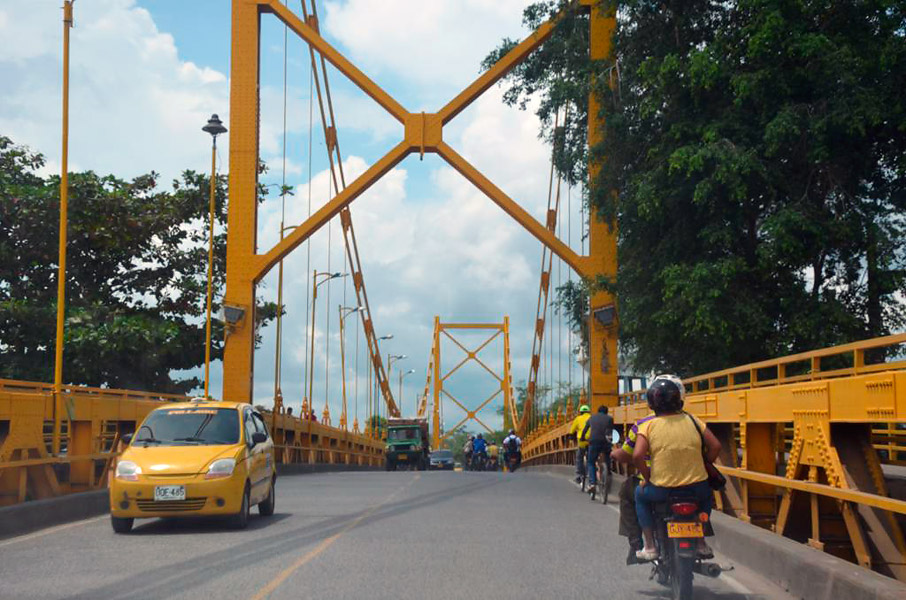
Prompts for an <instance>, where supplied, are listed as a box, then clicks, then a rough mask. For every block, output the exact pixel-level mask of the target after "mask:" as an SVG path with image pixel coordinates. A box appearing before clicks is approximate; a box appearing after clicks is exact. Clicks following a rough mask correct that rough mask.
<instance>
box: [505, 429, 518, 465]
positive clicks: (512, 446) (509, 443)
mask: <svg viewBox="0 0 906 600" xmlns="http://www.w3.org/2000/svg"><path fill="white" fill-rule="evenodd" d="M503 450H504V459H505V460H506V464H507V468H509V464H510V459H511V458H515V459H516V467H517V468H518V467H519V465H520V464H522V440H521V439H520V438H519V436H517V435H516V430H515V429H510V432H509V435H507V436H506V438H505V439H504V440H503Z"/></svg>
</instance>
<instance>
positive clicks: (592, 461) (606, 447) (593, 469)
mask: <svg viewBox="0 0 906 600" xmlns="http://www.w3.org/2000/svg"><path fill="white" fill-rule="evenodd" d="M602 452H603V453H604V454H605V455H606V458H607V460H610V444H602V443H595V442H592V443H590V444H589V445H588V463H587V464H588V467H587V468H588V485H595V483H597V481H598V469H597V462H598V457H599V456H600V455H601V453H602Z"/></svg>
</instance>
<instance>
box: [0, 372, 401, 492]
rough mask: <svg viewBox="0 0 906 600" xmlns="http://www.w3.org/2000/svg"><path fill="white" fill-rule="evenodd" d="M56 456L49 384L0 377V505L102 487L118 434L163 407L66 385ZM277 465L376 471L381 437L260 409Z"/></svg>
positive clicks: (161, 397) (134, 396) (145, 397)
mask: <svg viewBox="0 0 906 600" xmlns="http://www.w3.org/2000/svg"><path fill="white" fill-rule="evenodd" d="M63 397H64V400H63V406H64V407H65V411H66V414H65V416H64V418H63V422H62V423H63V424H62V444H61V452H60V453H59V454H58V455H56V456H54V455H53V454H52V453H51V437H52V430H53V407H54V402H53V386H52V385H50V384H46V383H35V382H30V381H16V380H9V379H0V506H3V505H9V504H16V503H18V502H24V501H26V500H33V499H41V498H48V497H52V496H57V495H61V494H68V493H72V492H80V491H88V490H93V489H100V488H104V487H106V485H107V477H108V473H109V472H110V470H111V467H112V465H113V463H114V461H115V460H116V456H117V455H118V454H119V451H120V449H121V448H120V446H121V444H120V440H121V438H122V436H123V435H125V434H127V433H132V432H134V431H135V429H136V427H137V426H138V424H139V423H141V421H142V419H144V417H145V415H147V414H148V413H149V412H151V411H152V410H154V409H155V408H157V407H159V406H160V405H161V404H162V403H164V402H177V401H185V400H187V399H188V398H186V397H185V396H180V395H173V394H156V393H148V392H135V391H130V390H115V389H103V388H90V387H81V386H65V387H64V388H63ZM265 418H266V420H267V421H268V423H269V424H270V426H271V434H272V436H273V438H274V444H275V446H276V448H277V461H278V462H281V463H298V464H349V465H362V466H379V465H380V464H381V463H382V461H383V448H384V444H383V442H382V441H381V440H379V439H374V438H373V437H371V436H368V435H362V434H360V433H357V432H351V431H344V430H342V429H338V428H335V427H331V426H330V425H329V424H327V423H319V422H317V421H314V420H300V419H299V418H298V417H295V416H292V415H288V414H285V413H283V412H282V411H281V412H280V413H278V414H272V413H268V412H265Z"/></svg>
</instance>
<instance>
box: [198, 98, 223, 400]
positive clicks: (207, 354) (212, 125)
mask: <svg viewBox="0 0 906 600" xmlns="http://www.w3.org/2000/svg"><path fill="white" fill-rule="evenodd" d="M201 130H202V131H205V132H207V133H210V134H211V192H210V199H209V200H208V205H209V206H208V297H207V308H206V317H205V343H204V397H205V398H210V397H211V395H210V385H211V296H212V295H213V287H214V210H215V207H214V195H215V190H216V189H217V183H216V182H217V136H218V135H220V134H222V133H226V132H227V128H226V127H224V126H223V123H222V122H221V121H220V118H219V117H218V116H217V115H216V114H214V115H211V118H210V119H208V124H207V125H205V126H204V127H202V128H201Z"/></svg>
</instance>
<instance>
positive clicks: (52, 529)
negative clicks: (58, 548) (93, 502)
mask: <svg viewBox="0 0 906 600" xmlns="http://www.w3.org/2000/svg"><path fill="white" fill-rule="evenodd" d="M106 518H107V515H103V516H100V517H93V518H91V519H84V520H82V521H76V522H74V523H66V524H64V525H57V526H56V527H48V528H47V529H42V530H41V531H36V532H34V533H29V534H26V535H20V536H18V537H14V538H12V539H9V540H6V541H3V542H0V548H2V547H4V546H10V545H12V544H15V543H16V542H25V541H28V540H33V539H35V538H39V537H44V536H45V535H50V534H51V533H56V532H58V531H62V530H64V529H71V528H73V527H81V526H82V525H87V524H89V523H94V522H95V521H100V520H101V519H106Z"/></svg>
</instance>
